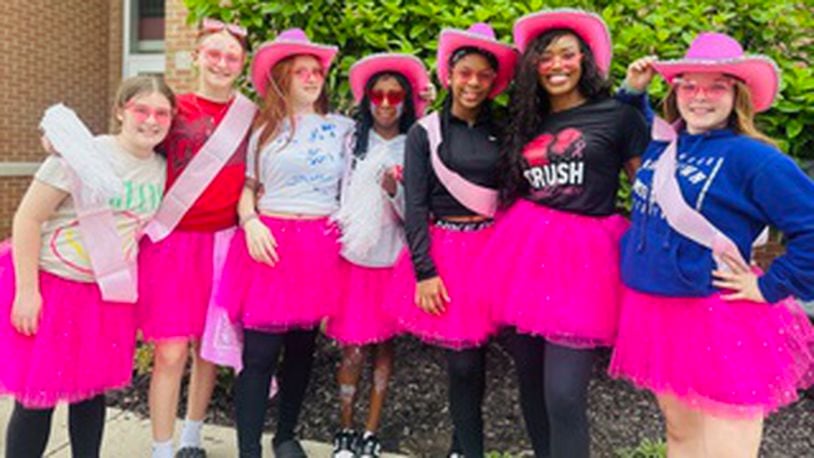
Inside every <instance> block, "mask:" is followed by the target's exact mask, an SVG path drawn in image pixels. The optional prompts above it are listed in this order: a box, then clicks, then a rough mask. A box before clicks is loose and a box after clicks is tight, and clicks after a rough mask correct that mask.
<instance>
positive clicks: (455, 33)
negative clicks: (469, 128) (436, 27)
mask: <svg viewBox="0 0 814 458" xmlns="http://www.w3.org/2000/svg"><path fill="white" fill-rule="evenodd" d="M467 46H471V47H474V48H479V49H482V50H484V51H487V52H490V53H492V54H493V55H494V56H495V58H497V64H498V65H497V66H498V68H497V78H496V79H495V84H494V87H493V88H492V92H490V93H489V98H493V97H495V96H497V95H498V94H500V93H501V92H503V90H504V89H506V87H507V86H508V85H509V83H510V82H511V80H512V77H513V76H514V64H515V63H516V62H517V51H515V50H514V48H513V47H512V46H511V45H507V44H505V43H501V42H499V41H497V39H496V38H495V31H494V30H492V27H491V26H489V24H486V23H483V22H479V23H477V24H473V25H472V26H471V27H469V28H468V29H467V30H459V29H444V30H442V31H441V36H440V38H439V39H438V63H437V64H438V79H439V80H441V84H443V85H444V87H447V86H449V56H451V55H452V54H453V53H454V52H455V51H457V50H458V49H460V48H463V47H467Z"/></svg>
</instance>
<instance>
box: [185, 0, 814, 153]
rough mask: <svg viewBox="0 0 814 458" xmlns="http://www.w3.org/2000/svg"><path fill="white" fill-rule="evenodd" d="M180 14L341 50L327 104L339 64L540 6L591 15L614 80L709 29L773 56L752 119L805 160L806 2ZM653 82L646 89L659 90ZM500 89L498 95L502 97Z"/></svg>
mask: <svg viewBox="0 0 814 458" xmlns="http://www.w3.org/2000/svg"><path fill="white" fill-rule="evenodd" d="M185 3H186V5H187V7H188V8H189V10H190V12H191V14H190V21H191V22H192V21H197V20H198V19H199V18H201V17H204V16H212V17H219V18H221V19H223V20H226V21H235V22H239V23H241V24H242V25H244V26H246V27H247V28H248V29H249V31H250V38H251V41H252V42H253V43H255V44H257V43H259V42H262V41H265V40H268V39H272V38H273V37H274V36H275V35H276V34H277V32H278V31H280V30H283V29H286V28H289V27H295V26H296V27H301V28H303V29H304V30H305V31H306V32H307V33H308V35H309V36H310V37H311V39H313V40H316V41H319V42H324V43H335V44H337V45H338V46H339V47H340V49H341V56H340V64H339V66H338V71H333V72H332V74H331V76H330V79H329V84H330V85H331V87H332V89H333V92H332V93H333V97H334V103H335V104H336V105H337V106H338V107H340V109H341V108H346V107H347V106H348V104H349V97H350V95H349V94H350V91H349V89H348V83H347V71H348V68H349V67H350V66H351V64H353V62H354V61H356V60H357V59H359V58H361V57H363V56H365V55H367V54H370V53H374V52H382V51H401V52H408V53H413V54H415V55H417V56H419V57H421V58H422V59H424V61H425V62H426V63H427V65H429V66H430V67H433V66H434V64H435V48H436V44H437V37H438V33H439V31H440V30H441V29H442V28H443V27H459V28H465V27H468V26H469V25H470V24H471V23H473V22H477V21H488V22H490V23H491V24H492V26H493V27H494V28H495V30H496V33H497V34H498V36H499V38H500V39H502V40H504V41H510V40H511V28H512V24H513V23H514V21H515V20H516V19H517V18H519V17H520V16H522V15H524V14H526V13H529V12H533V11H537V10H540V9H542V8H546V7H558V6H567V7H575V8H584V9H587V10H591V11H595V12H598V13H599V14H601V15H602V17H603V18H604V19H605V21H607V23H608V25H609V27H610V28H611V34H612V36H613V40H614V55H615V59H614V62H613V70H612V77H613V80H614V81H615V82H617V83H619V82H621V81H622V80H623V78H624V74H625V68H626V66H627V64H628V63H629V62H631V61H632V60H633V59H635V58H637V57H640V56H643V55H646V54H658V55H659V56H661V57H664V58H676V57H680V56H681V55H682V54H683V52H684V50H685V49H686V48H687V45H688V44H689V43H690V41H691V40H692V38H693V37H694V36H695V34H696V32H698V31H704V30H716V31H721V32H725V33H728V34H731V35H733V36H735V37H736V38H737V39H738V40H739V41H741V43H743V44H744V45H745V47H746V48H747V50H748V51H751V52H761V53H763V54H767V55H769V56H771V57H773V58H774V59H775V60H777V62H778V64H779V65H780V67H781V68H782V70H783V83H782V97H781V98H780V100H779V102H778V103H776V104H775V106H774V108H773V109H772V110H771V111H770V112H768V113H767V114H764V115H763V116H761V117H760V118H759V120H760V125H761V127H763V128H764V129H765V131H766V132H767V133H768V134H769V135H770V136H772V137H774V138H776V139H777V140H779V141H780V143H781V146H782V148H783V149H784V150H785V151H786V152H788V153H789V154H791V155H792V156H793V157H795V158H797V159H809V160H810V159H814V70H812V69H811V68H810V67H809V65H808V62H809V61H810V60H811V59H813V58H814V6H811V2H810V0H802V1H799V0H798V1H793V0H712V1H711V0H673V1H669V2H668V1H653V0H605V1H601V0H594V1H589V0H570V1H548V2H544V1H541V0H491V1H489V2H481V1H468V0H346V1H342V0H309V1H307V2H306V1H296V2H294V1H290V0H282V1H269V0H185ZM664 90H665V87H664V85H663V83H662V82H661V81H660V80H658V81H657V82H656V84H655V85H654V87H653V93H654V94H655V95H656V96H658V95H661V94H663V92H664ZM506 101H507V98H506V96H505V95H503V96H501V97H500V98H499V99H498V102H499V103H504V104H505V103H506Z"/></svg>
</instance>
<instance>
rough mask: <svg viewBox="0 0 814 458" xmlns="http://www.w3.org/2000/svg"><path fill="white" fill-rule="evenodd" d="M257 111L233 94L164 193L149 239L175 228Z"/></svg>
mask: <svg viewBox="0 0 814 458" xmlns="http://www.w3.org/2000/svg"><path fill="white" fill-rule="evenodd" d="M256 111H257V107H256V106H255V105H254V103H253V102H252V101H251V100H249V99H248V98H246V96H244V95H243V94H241V93H239V92H238V93H237V94H236V95H235V99H234V101H233V102H232V105H231V106H230V107H229V111H227V112H226V115H224V117H223V120H222V121H221V122H220V124H218V127H217V128H216V129H215V131H214V132H213V133H212V135H211V136H210V137H209V140H207V141H206V143H204V145H203V146H202V147H201V149H200V151H198V154H196V155H195V157H193V158H192V160H191V161H190V162H189V164H188V165H187V167H186V169H184V171H183V172H182V173H181V176H179V177H178V179H177V180H176V181H175V183H173V185H172V187H171V188H170V190H169V191H167V193H166V194H164V199H163V200H162V202H161V207H160V208H159V209H158V213H156V215H155V217H153V220H152V221H150V224H148V225H147V228H146V229H145V231H144V232H145V233H146V234H147V235H148V236H149V237H150V240H152V241H153V242H157V241H159V240H163V239H164V238H165V237H167V236H168V235H169V234H170V233H171V232H172V231H173V229H175V227H176V226H177V225H178V223H179V222H180V221H181V218H183V217H184V215H185V214H186V212H187V211H188V210H189V209H190V207H192V204H194V203H195V201H196V200H198V197H200V195H201V194H202V193H203V192H204V190H205V189H206V187H207V186H209V184H210V183H212V180H214V179H215V177H216V176H217V174H218V172H220V171H221V169H223V166H224V165H226V162H227V161H229V158H231V157H232V154H233V153H234V152H235V149H236V148H237V147H238V146H240V144H241V143H242V142H243V139H244V138H245V137H246V133H248V131H249V128H250V127H251V125H252V121H253V120H254V114H255V112H256Z"/></svg>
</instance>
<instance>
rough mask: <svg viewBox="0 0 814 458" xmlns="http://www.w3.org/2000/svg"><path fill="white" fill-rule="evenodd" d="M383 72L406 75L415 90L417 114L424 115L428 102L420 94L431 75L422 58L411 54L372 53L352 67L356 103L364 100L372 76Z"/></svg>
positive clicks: (351, 86)
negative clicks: (366, 87)
mask: <svg viewBox="0 0 814 458" xmlns="http://www.w3.org/2000/svg"><path fill="white" fill-rule="evenodd" d="M381 72H394V73H400V74H401V75H404V77H405V78H406V79H407V82H408V83H409V84H410V87H411V88H412V91H413V105H414V106H415V113H416V116H418V117H420V116H423V115H424V111H425V110H426V109H427V102H426V101H425V100H423V99H422V98H421V97H420V96H419V94H420V92H421V91H422V90H424V88H426V87H427V86H429V85H430V75H429V73H427V68H426V67H425V66H424V63H423V62H421V59H419V58H417V57H415V56H411V55H409V54H396V53H381V54H372V55H370V56H366V57H365V58H363V59H361V60H359V61H358V62H356V63H355V64H353V65H352V66H351V67H350V72H349V74H348V79H349V80H350V90H351V92H353V98H354V100H355V101H356V103H359V102H361V101H362V98H363V97H364V95H365V86H367V82H368V80H370V78H371V77H372V76H373V75H375V74H377V73H381Z"/></svg>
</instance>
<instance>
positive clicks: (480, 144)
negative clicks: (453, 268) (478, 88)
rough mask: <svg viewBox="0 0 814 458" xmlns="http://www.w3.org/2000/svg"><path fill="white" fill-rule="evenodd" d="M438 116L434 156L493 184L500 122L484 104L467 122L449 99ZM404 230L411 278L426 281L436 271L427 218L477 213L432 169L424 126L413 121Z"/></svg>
mask: <svg viewBox="0 0 814 458" xmlns="http://www.w3.org/2000/svg"><path fill="white" fill-rule="evenodd" d="M440 115H441V132H442V135H443V137H444V139H445V141H444V142H442V144H441V147H440V151H439V156H440V158H441V160H442V161H443V162H444V164H445V165H446V166H447V167H449V168H450V169H452V170H454V171H456V172H457V173H459V174H460V175H461V176H463V177H464V178H466V179H467V180H469V181H472V182H474V183H476V184H479V185H481V186H487V187H490V188H493V189H496V188H497V186H498V172H497V163H498V155H499V138H500V135H501V128H500V126H499V125H498V124H497V123H496V122H495V121H494V120H493V118H492V113H491V110H488V109H484V110H482V111H481V114H480V116H479V117H478V119H477V120H476V122H475V123H474V124H473V125H472V126H470V125H468V123H467V122H466V121H464V120H462V119H458V118H456V117H454V116H452V115H451V113H450V112H449V103H447V104H445V107H444V109H443V111H442V113H441V114H440ZM404 189H405V198H406V202H405V204H406V205H405V233H406V237H407V244H408V246H409V248H410V254H411V255H412V259H413V267H414V269H415V274H416V278H417V279H418V280H419V281H420V280H426V279H428V278H432V277H434V276H436V275H438V273H437V271H436V269H435V263H434V262H433V259H432V258H431V257H430V243H431V241H430V237H429V224H430V221H431V220H434V219H443V218H444V217H450V216H471V215H476V214H477V213H475V212H473V211H472V210H470V209H468V208H466V207H465V206H464V205H463V204H461V203H460V202H459V201H458V200H456V199H455V198H454V197H453V196H452V195H451V194H450V193H449V191H447V189H446V188H445V187H444V185H443V184H441V182H440V181H439V180H438V177H437V176H436V175H435V172H434V171H433V168H432V164H431V162H430V144H429V139H428V136H427V132H426V130H424V128H423V127H422V126H420V125H419V124H415V125H414V126H413V127H412V128H411V129H410V130H409V132H408V133H407V144H406V146H405V151H404Z"/></svg>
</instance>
